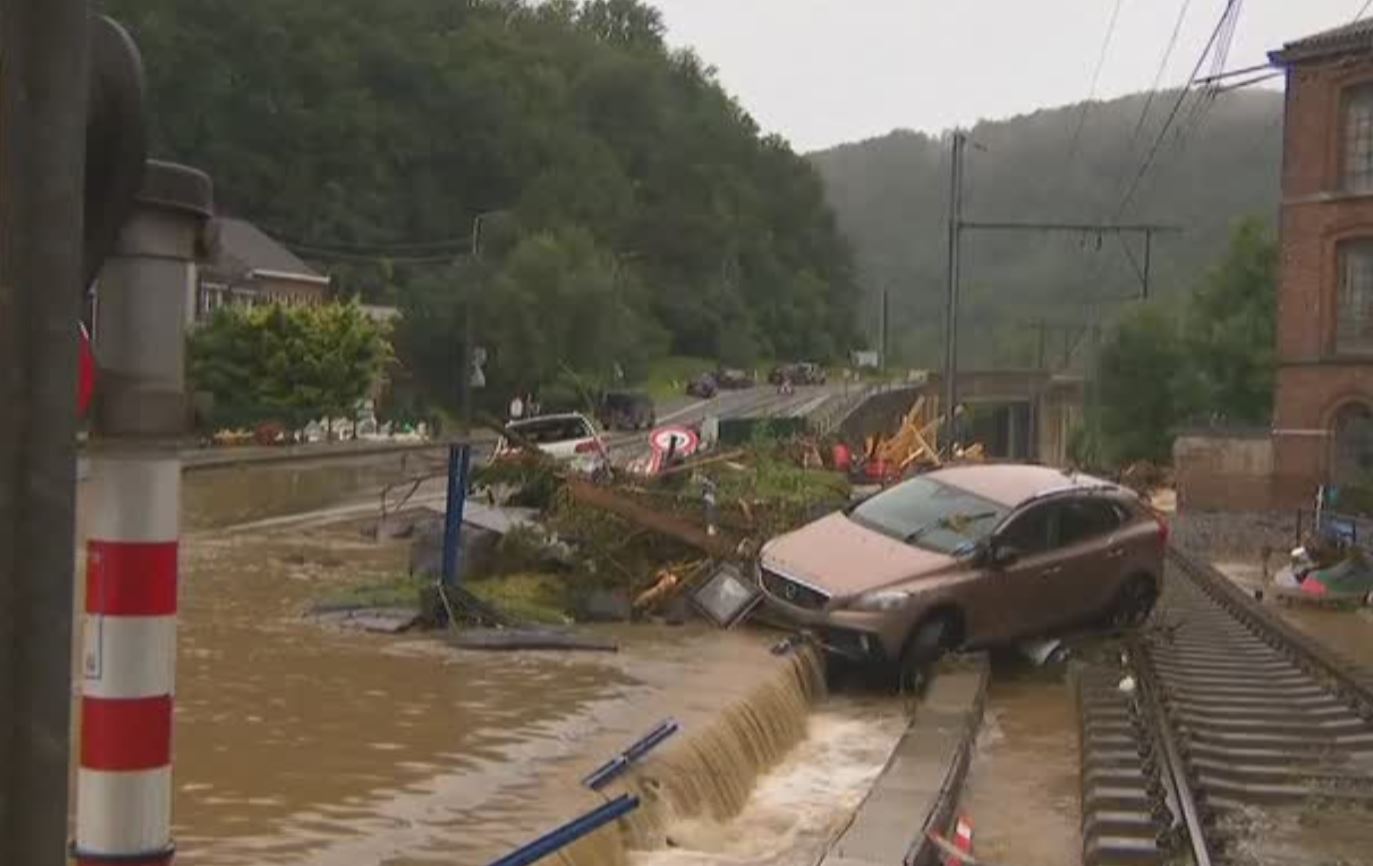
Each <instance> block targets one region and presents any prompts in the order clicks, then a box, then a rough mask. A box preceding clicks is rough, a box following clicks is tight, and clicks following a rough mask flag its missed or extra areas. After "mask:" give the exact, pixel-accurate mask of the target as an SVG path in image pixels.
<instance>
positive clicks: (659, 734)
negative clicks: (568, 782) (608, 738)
mask: <svg viewBox="0 0 1373 866" xmlns="http://www.w3.org/2000/svg"><path fill="white" fill-rule="evenodd" d="M679 729H680V726H679V725H678V724H677V722H676V721H674V720H672V719H665V720H664V721H661V722H659V723H658V726H657V727H655V728H654V729H653V730H651V731H649V732H648V733H647V734H644V735H643V736H642V737H640V738H639V739H638V740H637V741H635V743H634V744H633V745H631V746H630V747H629V748H627V749H625V750H624V751H623V752H621V753H620V754H618V755H616V756H615V757H613V758H611V759H610V760H609V761H606V762H605V763H604V764H602V765H601V766H599V767H597V768H596V769H595V770H593V771H592V772H591V773H590V774H589V775H588V776H587V777H586V778H585V779H582V784H583V785H585V786H586V787H588V788H590V789H591V790H593V791H599V790H601V788H603V787H605V786H606V785H607V784H609V783H610V781H611V780H612V779H615V778H617V777H618V776H620V775H621V774H623V773H624V772H625V770H628V769H629V768H630V767H631V766H633V764H634V762H635V761H638V760H639V759H640V758H642V757H643V756H644V755H647V754H648V753H649V752H651V751H653V750H654V749H655V748H657V746H658V745H659V744H660V743H662V742H663V741H664V740H666V739H667V738H668V737H670V736H672V735H673V734H675V733H677V731H678V730H679Z"/></svg>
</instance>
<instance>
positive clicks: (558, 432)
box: [495, 412, 610, 473]
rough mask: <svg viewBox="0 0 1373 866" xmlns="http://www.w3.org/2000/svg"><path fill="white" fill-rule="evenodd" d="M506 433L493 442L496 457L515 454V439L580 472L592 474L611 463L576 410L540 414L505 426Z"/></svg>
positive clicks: (603, 446)
mask: <svg viewBox="0 0 1373 866" xmlns="http://www.w3.org/2000/svg"><path fill="white" fill-rule="evenodd" d="M505 429H506V431H507V433H508V434H509V435H507V436H502V437H501V439H500V441H499V442H497V443H496V453H495V459H497V460H500V459H505V458H509V457H512V456H514V455H515V454H518V453H519V451H520V448H519V445H518V444H516V442H515V441H512V440H519V441H523V442H526V443H528V444H530V445H533V446H534V447H536V448H538V449H539V450H540V451H542V452H543V453H545V454H547V455H548V456H549V457H552V458H553V459H554V460H558V461H560V462H563V463H567V464H569V465H571V466H572V467H573V468H574V469H576V470H577V471H579V472H586V473H592V472H596V471H598V470H600V469H604V468H605V467H606V466H608V465H609V464H610V456H609V453H608V451H607V449H606V446H605V442H604V441H603V440H602V439H601V437H600V434H599V433H597V432H596V428H595V426H593V425H592V423H591V422H590V421H589V420H587V418H586V416H584V415H580V414H578V413H575V412H567V413H564V414H561V415H540V416H539V417H537V418H527V419H525V420H523V421H512V422H510V423H509V424H507V425H505Z"/></svg>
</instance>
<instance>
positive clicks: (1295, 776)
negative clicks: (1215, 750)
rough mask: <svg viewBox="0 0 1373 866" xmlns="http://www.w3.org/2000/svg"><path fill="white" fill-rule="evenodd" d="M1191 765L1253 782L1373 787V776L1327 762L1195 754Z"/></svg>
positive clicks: (1201, 771) (1200, 770)
mask: <svg viewBox="0 0 1373 866" xmlns="http://www.w3.org/2000/svg"><path fill="white" fill-rule="evenodd" d="M1188 764H1189V766H1190V767H1191V769H1192V770H1194V771H1195V772H1197V773H1198V774H1205V775H1207V776H1209V777H1215V778H1221V779H1231V780H1234V781H1236V782H1245V783H1250V784H1281V783H1283V782H1307V783H1310V784H1312V785H1317V786H1322V787H1324V786H1334V787H1349V788H1360V789H1368V790H1373V776H1370V775H1368V774H1362V773H1351V772H1349V771H1347V770H1344V769H1342V768H1341V767H1339V766H1332V765H1328V764H1312V763H1310V762H1299V761H1294V762H1291V763H1286V764H1236V763H1234V762H1232V761H1218V760H1215V759H1214V758H1204V757H1200V756H1193V757H1192V759H1191V760H1190V761H1189V762H1188Z"/></svg>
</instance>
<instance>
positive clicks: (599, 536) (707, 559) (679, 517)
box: [470, 443, 849, 622]
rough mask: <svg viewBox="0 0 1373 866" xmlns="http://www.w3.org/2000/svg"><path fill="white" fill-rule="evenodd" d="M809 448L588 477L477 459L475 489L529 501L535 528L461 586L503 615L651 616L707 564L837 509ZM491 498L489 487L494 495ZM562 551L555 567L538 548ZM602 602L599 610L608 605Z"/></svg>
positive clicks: (536, 463)
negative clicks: (531, 610) (480, 464)
mask: <svg viewBox="0 0 1373 866" xmlns="http://www.w3.org/2000/svg"><path fill="white" fill-rule="evenodd" d="M813 453H814V452H813V449H810V448H808V447H806V446H801V445H777V444H763V443H755V444H754V445H753V446H752V447H750V448H747V449H741V450H740V451H737V452H731V453H728V454H720V455H714V456H712V457H709V458H706V459H703V460H699V461H697V462H696V463H695V464H694V465H692V464H684V465H681V466H678V467H675V468H674V469H672V470H670V471H668V472H666V473H663V474H661V475H659V476H654V477H631V476H620V477H618V478H616V479H614V480H613V481H610V482H608V483H592V482H589V481H587V480H585V479H578V478H571V477H568V476H566V475H565V474H564V473H563V472H562V471H561V470H560V468H559V467H558V466H556V465H555V464H552V463H550V462H548V461H541V460H537V459H533V460H528V461H524V460H521V461H515V462H514V463H511V464H506V465H501V464H496V465H493V466H491V467H485V468H483V470H482V471H481V472H479V473H478V476H477V482H478V485H479V487H481V488H483V489H488V490H493V491H494V490H495V489H497V488H499V489H501V491H502V493H503V495H504V498H505V501H506V502H507V503H510V504H519V505H522V506H524V507H534V508H538V509H539V518H538V520H539V524H540V526H541V527H542V528H543V530H542V531H540V530H530V529H521V530H517V531H516V532H512V533H510V534H509V535H507V536H506V537H504V538H503V539H502V540H501V542H500V543H499V544H498V545H497V552H496V555H494V556H493V557H491V559H490V563H489V565H488V567H487V568H485V569H484V571H483V573H482V574H480V575H474V579H473V580H472V582H471V584H470V588H471V590H472V591H473V592H474V593H476V594H477V595H478V596H479V597H481V598H483V599H484V600H486V601H488V602H490V603H492V604H493V605H495V606H497V607H500V608H503V609H505V610H507V611H508V612H509V613H511V614H512V615H514V616H517V617H519V616H520V614H519V612H518V610H517V609H516V608H518V607H520V606H524V605H528V604H531V603H532V604H534V606H535V607H536V608H537V615H535V616H532V617H529V618H530V619H536V620H538V621H542V622H547V621H549V612H550V611H560V612H561V613H563V614H565V615H566V616H567V617H569V618H577V619H582V618H606V617H609V618H625V617H628V616H642V615H651V614H653V613H655V612H657V611H660V610H663V609H665V608H667V607H669V606H670V605H671V603H672V602H673V601H674V600H675V599H677V598H679V597H681V596H682V594H683V593H684V591H686V590H687V589H689V588H690V587H692V586H693V585H694V584H695V583H696V581H698V580H700V579H702V578H704V577H705V576H706V575H707V574H709V572H710V568H709V567H708V566H709V565H710V564H711V563H713V562H715V561H718V560H721V559H729V558H733V557H741V556H747V555H748V554H749V553H750V552H751V551H753V550H756V549H757V547H758V546H759V545H761V544H762V543H763V542H765V541H767V539H769V538H771V537H772V536H774V535H777V534H780V533H782V532H786V531H787V530H790V529H793V528H795V527H797V526H799V525H801V524H803V523H805V522H807V521H808V520H810V519H813V518H814V517H816V516H818V515H820V514H823V513H825V512H828V511H832V510H834V509H836V508H840V507H842V506H843V505H844V504H845V503H846V502H847V501H848V499H849V483H848V480H847V479H846V478H845V477H844V476H843V475H841V474H839V473H835V472H829V471H825V470H822V469H807V468H803V466H802V465H801V464H802V463H804V462H806V457H807V456H808V455H812V454H813ZM493 495H494V494H493ZM555 540H556V542H558V543H560V544H561V545H562V546H565V548H564V549H565V550H566V551H570V554H569V555H566V556H565V557H563V558H562V559H561V560H558V561H559V562H560V563H561V564H560V565H558V566H556V567H550V563H552V562H554V560H555V558H554V557H550V556H549V555H548V553H547V550H548V548H549V547H550V545H552V544H554V543H555ZM607 608H609V610H607Z"/></svg>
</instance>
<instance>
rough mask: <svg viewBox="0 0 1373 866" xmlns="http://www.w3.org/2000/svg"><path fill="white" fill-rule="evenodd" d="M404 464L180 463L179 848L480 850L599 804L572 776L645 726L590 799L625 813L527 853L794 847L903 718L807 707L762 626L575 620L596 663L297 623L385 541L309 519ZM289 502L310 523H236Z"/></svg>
mask: <svg viewBox="0 0 1373 866" xmlns="http://www.w3.org/2000/svg"><path fill="white" fill-rule="evenodd" d="M406 462H407V465H405V466H403V467H402V466H400V465H399V462H398V461H390V460H378V461H371V462H368V463H365V464H363V465H361V466H337V465H334V466H304V467H297V466H277V467H254V468H248V469H232V470H215V471H210V472H204V473H196V474H193V475H189V476H187V482H186V492H185V499H186V503H185V504H186V514H187V518H186V522H187V525H188V531H187V535H186V536H185V537H184V539H183V543H182V554H181V556H182V566H181V570H182V588H181V619H180V636H179V644H180V646H179V657H178V672H177V704H176V725H177V727H176V735H175V767H174V775H175V782H174V784H175V797H174V815H173V820H174V833H175V836H176V840H177V844H178V848H179V850H180V851H181V852H182V853H183V856H184V858H185V859H186V860H187V861H188V862H195V863H197V864H200V866H438V864H444V866H454V864H461V866H480V864H483V863H487V862H490V861H491V860H493V859H495V858H496V857H498V856H501V855H503V854H505V853H508V852H509V851H511V850H512V849H514V848H516V847H518V846H519V845H520V844H522V843H524V842H527V841H529V840H531V839H533V838H535V837H536V836H538V835H540V834H541V833H543V832H545V831H547V830H549V829H551V828H552V827H554V826H557V825H559V824H561V823H563V822H565V821H567V820H569V819H571V818H573V817H576V816H577V815H579V814H581V813H582V812H584V811H586V810H588V809H590V808H592V807H594V806H596V805H599V803H600V802H601V799H600V798H599V797H598V796H596V795H593V794H591V793H590V792H587V791H585V790H584V789H582V788H581V787H580V785H579V784H578V781H579V779H580V778H581V777H582V776H583V775H585V773H587V772H589V771H590V770H591V769H593V768H595V767H596V766H598V765H599V764H600V763H601V762H603V761H604V760H606V759H607V758H609V757H610V756H611V755H613V754H615V753H616V752H618V751H619V750H620V749H622V748H624V747H625V746H626V745H627V744H628V743H629V742H631V741H633V740H634V739H636V738H637V737H638V736H639V735H641V734H642V733H644V732H645V731H647V730H648V729H649V728H651V727H652V726H653V725H655V724H657V723H658V722H659V721H661V720H662V719H664V718H667V717H672V718H675V719H676V720H677V721H679V722H680V723H681V726H682V732H681V733H679V734H678V735H677V736H676V737H674V738H673V739H672V740H670V741H669V742H668V743H667V744H666V745H665V746H664V747H661V748H660V749H659V750H658V752H657V753H655V754H654V755H653V756H652V757H651V758H650V759H649V761H647V762H645V764H644V765H643V766H642V767H641V768H640V769H639V770H637V771H636V772H635V773H633V774H631V775H630V776H629V777H628V778H627V780H626V781H625V782H623V783H617V785H616V786H612V790H611V791H610V792H609V793H611V794H612V795H613V794H614V793H616V792H618V790H623V789H630V790H633V791H635V792H636V793H639V794H640V795H641V796H642V797H643V798H644V800H645V805H644V807H642V808H641V809H640V810H639V812H637V813H635V815H633V816H631V819H630V820H629V821H627V822H625V823H624V824H623V825H622V827H618V828H612V829H611V830H610V831H603V832H602V833H599V834H597V835H596V836H595V837H593V838H591V839H589V840H587V841H586V842H585V843H583V844H581V845H578V846H576V847H574V848H573V849H570V850H569V852H568V854H567V855H566V856H560V857H558V858H555V859H554V860H552V861H551V862H556V863H558V864H560V866H624V864H632V866H689V864H698V863H700V864H705V863H712V864H715V863H718V864H731V863H739V864H744V863H749V864H759V866H762V864H775V866H787V864H792V863H796V864H802V863H806V864H809V863H811V862H814V860H815V859H817V858H818V856H819V854H820V853H821V852H822V851H823V849H824V846H825V844H826V842H827V841H828V839H829V838H830V836H831V834H832V832H833V831H834V830H836V829H838V827H839V826H841V825H842V824H843V822H844V821H846V820H847V819H848V816H849V814H850V813H851V811H852V807H853V806H854V805H855V804H856V803H857V802H858V801H859V799H861V797H862V796H863V794H864V792H865V791H866V788H867V785H868V784H869V782H870V781H871V779H872V778H874V777H875V776H876V775H877V773H878V772H879V771H880V769H881V767H882V765H883V763H884V762H885V761H886V759H887V756H888V755H889V754H890V752H891V749H892V747H893V746H894V745H895V742H896V740H897V738H898V737H899V735H900V733H901V731H902V730H903V728H904V725H905V717H904V713H903V709H902V707H901V705H900V703H899V702H898V701H894V700H881V699H857V698H849V697H839V698H827V697H826V696H825V694H824V689H823V684H822V683H821V682H820V676H819V667H818V665H817V663H816V660H815V659H814V658H812V657H810V656H808V655H805V654H800V655H792V656H786V657H778V656H774V655H772V654H771V653H770V652H769V647H770V645H771V644H772V642H773V640H774V639H775V636H774V635H771V634H767V633H761V632H749V631H737V632H731V633H721V632H719V631H716V630H714V629H710V628H707V627H705V626H686V627H680V628H676V629H654V628H645V627H635V626H620V627H607V628H602V629H599V630H597V633H598V634H600V635H602V636H606V637H610V638H613V639H615V640H617V641H618V642H619V643H620V646H621V652H620V653H618V654H596V655H578V654H560V653H509V654H483V653H475V652H470V651H460V650H457V649H454V648H452V647H451V646H449V645H448V644H446V643H444V642H443V641H442V640H441V639H439V638H438V637H435V636H425V635H414V636H381V635H370V634H362V633H357V632H343V631H338V630H334V629H330V628H326V627H322V626H319V625H316V624H313V623H311V622H309V621H307V620H305V619H304V618H303V617H302V613H303V612H304V611H305V610H306V609H307V608H308V607H309V605H310V604H311V602H313V601H315V600H318V599H319V598H321V597H324V596H328V595H331V594H336V593H337V591H338V590H339V589H342V588H345V587H347V586H349V585H351V584H359V583H365V582H369V581H373V580H376V579H377V578H384V577H388V576H393V575H395V574H397V573H399V572H401V571H403V570H404V568H405V564H406V560H407V555H408V551H407V547H406V543H405V542H384V543H376V542H374V541H372V540H370V539H368V538H366V537H364V536H363V534H362V532H361V531H360V530H359V528H357V527H356V525H346V524H341V523H338V522H337V521H336V520H335V521H334V522H332V523H330V522H328V521H327V520H326V518H333V517H337V516H338V515H340V514H343V513H345V512H346V513H352V512H353V511H357V510H359V509H358V508H354V507H353V506H355V505H356V506H358V507H359V508H361V507H362V506H364V505H365V504H366V503H369V502H375V501H376V496H377V493H378V491H379V488H380V485H382V484H385V483H387V482H388V481H392V480H395V479H398V478H400V477H402V476H406V475H409V476H413V475H415V474H419V473H422V472H425V471H428V469H429V467H428V466H426V465H425V464H422V463H418V462H415V461H413V460H407V461H406ZM304 511H311V512H314V514H315V516H316V518H317V519H312V520H308V521H305V522H303V523H299V524H280V523H273V522H272V521H270V520H268V521H265V522H263V523H261V525H260V526H259V527H258V528H251V529H246V530H245V529H244V526H243V525H244V524H256V523H257V522H259V521H263V519H264V518H277V517H281V516H290V515H296V514H300V513H301V512H304ZM225 527H230V528H232V531H226V530H225V529H224V528H225ZM736 816H737V817H736ZM667 846H671V847H667ZM631 847H632V848H635V849H641V850H638V851H637V852H634V853H631V852H629V851H628V849H629V848H631ZM642 849H663V850H642Z"/></svg>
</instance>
